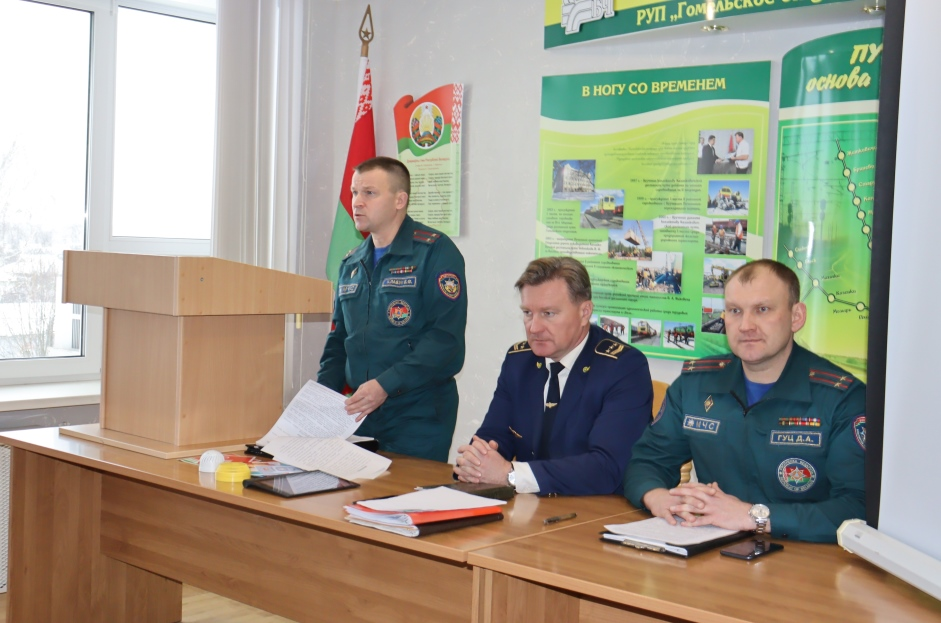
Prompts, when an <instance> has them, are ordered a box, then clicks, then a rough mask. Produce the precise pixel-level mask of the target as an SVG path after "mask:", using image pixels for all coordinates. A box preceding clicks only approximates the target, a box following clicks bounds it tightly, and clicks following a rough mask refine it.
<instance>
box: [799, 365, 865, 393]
mask: <svg viewBox="0 0 941 623" xmlns="http://www.w3.org/2000/svg"><path fill="white" fill-rule="evenodd" d="M855 380H856V379H855V378H853V376H852V375H851V374H849V373H847V372H843V373H842V374H840V373H836V372H827V371H826V370H817V369H814V368H811V369H810V382H811V383H819V384H820V385H826V386H827V387H833V388H834V389H839V390H843V391H846V390H847V389H849V388H850V385H852V384H853V382H854V381H855Z"/></svg>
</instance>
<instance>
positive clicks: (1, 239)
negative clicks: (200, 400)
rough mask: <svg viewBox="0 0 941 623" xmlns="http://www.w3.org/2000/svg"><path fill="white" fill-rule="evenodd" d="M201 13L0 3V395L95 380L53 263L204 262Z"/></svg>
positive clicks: (201, 9) (205, 61) (138, 1)
mask: <svg viewBox="0 0 941 623" xmlns="http://www.w3.org/2000/svg"><path fill="white" fill-rule="evenodd" d="M214 21H215V0H201V1H200V2H195V1H191V2H178V1H174V2H171V1H169V0H167V1H165V2H153V1H145V0H129V1H128V2H118V3H117V4H116V5H114V4H112V2H111V1H110V0H71V1H70V0H61V1H50V2H32V1H27V0H0V58H3V59H4V62H3V63H0V84H3V85H4V89H3V90H4V97H2V98H0V379H2V381H0V383H27V382H42V381H51V380H78V379H91V378H97V375H98V374H99V372H100V364H101V312H100V309H97V308H88V309H85V308H84V307H82V306H79V305H72V304H65V303H62V301H61V296H62V295H61V292H62V251H63V249H83V248H87V249H95V250H106V251H122V252H136V253H153V254H186V255H201V254H207V253H208V252H209V243H210V240H209V237H210V225H211V214H212V183H213V176H212V171H213V141H214V128H215V25H214Z"/></svg>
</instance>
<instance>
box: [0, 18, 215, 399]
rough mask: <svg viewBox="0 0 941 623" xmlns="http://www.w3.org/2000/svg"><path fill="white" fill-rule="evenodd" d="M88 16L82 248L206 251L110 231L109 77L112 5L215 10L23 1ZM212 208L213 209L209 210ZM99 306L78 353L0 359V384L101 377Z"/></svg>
mask: <svg viewBox="0 0 941 623" xmlns="http://www.w3.org/2000/svg"><path fill="white" fill-rule="evenodd" d="M29 1H34V2H36V3H37V4H45V5H49V6H58V7H62V8H64V9H75V10H80V11H86V12H88V13H90V14H91V33H90V41H91V44H90V49H89V59H90V61H89V63H90V64H89V67H90V71H89V85H88V90H89V98H88V102H89V106H88V108H89V113H88V115H89V116H88V140H87V143H86V190H85V217H86V228H85V249H88V250H94V251H109V252H117V253H139V254H149V255H209V254H210V252H211V247H212V240H211V238H210V239H208V240H193V239H174V238H134V237H116V236H112V235H111V220H112V198H113V185H114V175H113V174H114V166H113V165H114V119H115V114H114V113H115V80H116V74H117V63H116V51H117V28H118V23H117V22H118V8H119V7H124V8H128V9H137V10H142V11H149V12H152V13H160V14H163V15H168V16H172V17H179V18H183V19H192V20H197V21H202V22H207V23H212V24H215V23H216V11H215V10H212V11H209V10H202V9H199V8H197V7H192V6H188V5H187V3H185V2H175V1H173V0H161V1H153V0H123V1H118V2H113V0H29ZM213 209H214V208H213ZM210 235H211V234H210ZM103 316H104V314H103V310H102V308H100V307H91V306H84V313H83V317H84V318H83V319H84V336H83V339H82V344H83V352H82V354H81V355H78V356H74V357H46V358H33V359H7V360H0V385H23V384H31V383H50V382H66V381H88V380H99V379H100V378H101V364H102V348H103Z"/></svg>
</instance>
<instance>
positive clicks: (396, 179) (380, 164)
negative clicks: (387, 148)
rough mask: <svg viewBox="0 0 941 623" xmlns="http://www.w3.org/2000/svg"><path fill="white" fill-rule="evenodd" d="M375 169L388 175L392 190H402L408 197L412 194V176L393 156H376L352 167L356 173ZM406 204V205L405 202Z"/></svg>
mask: <svg viewBox="0 0 941 623" xmlns="http://www.w3.org/2000/svg"><path fill="white" fill-rule="evenodd" d="M376 169H381V170H382V171H385V172H386V173H387V174H388V175H389V181H390V182H391V183H392V190H393V191H394V192H400V191H402V192H404V193H405V194H406V195H408V196H409V197H411V196H412V176H411V175H410V174H409V172H408V167H406V166H405V165H404V164H402V162H401V161H399V160H396V159H395V158H389V157H387V156H376V157H375V158H370V159H369V160H364V161H363V162H360V163H359V164H358V165H356V166H355V167H353V170H354V171H356V172H357V173H368V172H369V171H375V170H376ZM406 206H408V204H407V203H406Z"/></svg>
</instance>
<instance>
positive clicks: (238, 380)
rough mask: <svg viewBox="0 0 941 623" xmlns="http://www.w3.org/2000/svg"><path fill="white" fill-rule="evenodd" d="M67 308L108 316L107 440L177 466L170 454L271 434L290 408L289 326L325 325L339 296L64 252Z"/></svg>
mask: <svg viewBox="0 0 941 623" xmlns="http://www.w3.org/2000/svg"><path fill="white" fill-rule="evenodd" d="M62 298H63V301H64V302H66V303H78V304H84V305H97V306H101V307H104V308H105V327H104V342H105V343H104V360H103V369H102V388H101V424H100V427H99V428H98V430H99V431H100V432H99V435H98V439H99V440H100V441H101V442H102V443H106V444H107V443H112V437H111V436H109V435H108V434H106V433H107V432H117V433H121V434H122V435H131V436H134V437H139V438H140V444H138V445H139V447H140V451H142V452H148V453H154V452H156V453H157V454H155V455H156V456H163V455H166V456H169V454H167V453H166V451H165V450H166V446H167V444H169V445H171V446H174V447H184V446H185V447H187V451H190V450H191V449H192V448H193V446H199V445H202V446H204V447H205V448H211V447H214V446H215V445H218V444H219V443H220V442H223V441H225V442H231V441H232V440H249V441H254V440H256V439H258V438H259V437H261V436H262V435H264V434H265V433H266V432H268V430H269V429H270V428H271V426H272V425H273V424H274V422H275V421H276V420H277V418H278V416H279V415H280V414H281V410H282V408H283V385H284V331H285V328H284V326H285V321H284V315H285V314H320V315H322V318H323V319H324V320H327V319H328V318H329V315H328V314H329V313H330V311H331V309H332V306H333V285H332V284H331V283H330V282H329V281H325V280H322V279H312V278H310V277H303V276H301V275H294V274H291V273H286V272H281V271H276V270H270V269H267V268H259V267H257V266H249V265H247V264H240V263H238V262H230V261H227V260H222V259H219V258H213V257H171V256H154V255H132V254H125V253H101V252H96V251H66V252H65V267H64V273H63V293H62ZM85 428H87V427H83V431H82V434H81V435H80V436H82V437H83V438H89V437H88V435H89V432H88V431H87V430H85ZM63 432H64V433H65V434H70V433H71V432H72V431H70V430H69V429H68V428H65V429H63ZM127 442H128V440H127V438H123V441H122V445H121V447H129V446H128V443H127Z"/></svg>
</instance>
